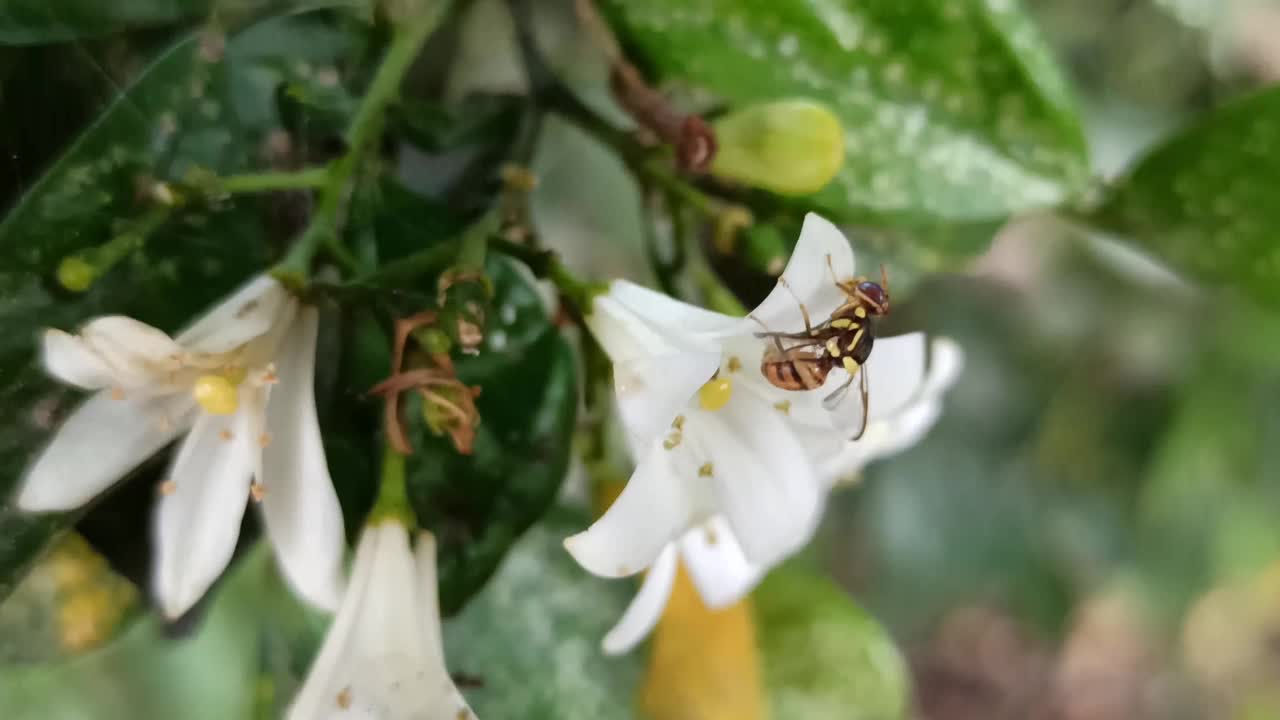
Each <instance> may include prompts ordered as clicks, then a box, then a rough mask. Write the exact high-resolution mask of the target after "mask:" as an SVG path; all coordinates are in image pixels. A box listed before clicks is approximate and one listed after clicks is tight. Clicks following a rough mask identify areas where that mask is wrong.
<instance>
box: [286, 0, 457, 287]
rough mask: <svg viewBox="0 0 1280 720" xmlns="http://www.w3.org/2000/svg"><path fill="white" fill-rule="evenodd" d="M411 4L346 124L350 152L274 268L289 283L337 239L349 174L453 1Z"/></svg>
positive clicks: (302, 278) (299, 280)
mask: <svg viewBox="0 0 1280 720" xmlns="http://www.w3.org/2000/svg"><path fill="white" fill-rule="evenodd" d="M407 4H408V3H407ZM412 4H413V5H414V7H413V9H412V11H408V12H407V13H406V15H407V17H406V18H404V19H403V21H402V22H400V23H398V24H397V25H396V26H395V28H394V30H393V31H392V36H391V44H390V46H389V47H388V48H387V54H386V55H385V56H383V58H382V64H381V65H379V66H378V71H377V73H375V74H374V76H373V81H372V82H371V83H370V84H369V90H368V92H366V93H365V96H364V98H363V99H362V100H361V101H360V106H359V107H358V108H357V109H356V115H355V117H354V118H353V119H352V120H351V125H350V127H349V128H348V129H347V133H346V138H347V152H346V154H345V155H343V156H342V157H340V158H338V159H337V160H336V161H334V162H333V164H332V165H330V166H329V168H328V172H327V174H326V177H325V182H324V186H323V187H322V188H321V189H320V197H319V199H318V201H317V202H316V210H315V213H314V214H313V215H312V218H311V224H310V225H309V226H308V227H307V229H306V230H305V231H303V233H302V236H301V237H299V238H298V240H297V242H296V243H294V246H293V249H292V250H290V251H289V254H288V255H287V256H286V257H285V259H284V260H283V261H282V262H281V263H280V265H278V266H277V267H276V270H275V275H276V276H277V277H279V278H280V279H281V280H282V281H284V282H286V283H287V284H292V285H295V286H300V285H303V284H305V283H306V281H307V280H308V279H309V277H310V269H311V259H312V257H314V256H315V253H316V250H317V249H319V248H320V247H321V246H322V245H324V246H329V247H333V246H334V245H335V244H337V243H338V236H339V234H340V233H341V230H342V223H343V214H344V212H345V210H346V204H347V200H348V198H349V196H350V194H351V188H350V184H351V179H352V177H353V176H354V175H355V173H356V169H357V168H358V167H360V164H361V161H362V160H363V159H364V156H365V154H366V153H367V152H368V151H369V150H370V149H371V148H372V147H374V146H375V145H376V144H377V140H378V138H379V137H380V135H381V133H382V125H383V120H384V118H385V116H386V112H387V108H388V107H390V106H391V104H392V102H394V101H395V100H396V96H397V93H398V92H399V89H400V83H401V82H402V81H403V80H404V75H405V73H406V72H408V70H409V66H410V65H411V64H412V63H413V59H414V58H415V57H417V56H418V51H419V50H420V49H421V47H422V44H423V43H424V42H426V39H427V37H428V36H430V35H431V32H432V31H433V30H435V28H436V26H437V25H439V24H440V21H441V19H443V18H444V16H445V13H446V11H447V10H448V9H449V6H450V5H451V1H450V0H422V2H420V3H412Z"/></svg>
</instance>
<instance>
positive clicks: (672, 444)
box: [662, 431, 681, 450]
mask: <svg viewBox="0 0 1280 720" xmlns="http://www.w3.org/2000/svg"><path fill="white" fill-rule="evenodd" d="M680 440H681V435H680V432H679V431H676V432H673V433H671V434H670V435H668V436H667V439H666V440H663V441H662V447H663V448H665V449H667V450H675V449H676V446H678V445H679V444H680Z"/></svg>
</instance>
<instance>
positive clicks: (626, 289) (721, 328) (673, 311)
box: [608, 280, 742, 336]
mask: <svg viewBox="0 0 1280 720" xmlns="http://www.w3.org/2000/svg"><path fill="white" fill-rule="evenodd" d="M608 297H611V298H613V299H614V300H616V301H617V302H618V303H619V304H621V305H622V306H623V307H625V308H626V309H627V310H629V311H631V312H633V313H635V314H636V315H638V316H639V317H640V318H641V319H643V320H644V321H645V322H647V323H649V324H650V325H652V326H653V327H654V328H657V329H670V330H672V331H677V332H680V333H683V334H685V335H692V336H696V335H713V336H718V335H722V334H724V333H726V332H728V331H731V330H734V329H736V328H738V327H739V326H740V324H741V321H742V318H735V317H730V316H728V315H722V314H720V313H718V312H712V311H710V310H706V309H703V308H700V307H698V306H697V305H691V304H689V303H687V302H681V301H679V300H676V299H675V298H672V297H669V296H667V295H665V294H663V293H660V292H656V291H654V290H650V289H648V288H646V287H642V286H640V285H636V284H635V283H633V282H629V281H627V280H614V281H613V283H611V284H610V286H609V295H608Z"/></svg>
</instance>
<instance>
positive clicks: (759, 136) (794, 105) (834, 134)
mask: <svg viewBox="0 0 1280 720" xmlns="http://www.w3.org/2000/svg"><path fill="white" fill-rule="evenodd" d="M715 134H716V139H717V141H718V143H719V152H718V153H717V154H716V157H715V159H714V160H713V161H712V163H711V173H712V174H713V175H715V176H717V177H721V178H724V179H726V180H734V181H737V182H741V183H743V184H746V185H750V186H753V187H758V188H763V189H765V190H770V191H773V192H775V193H778V194H779V195H807V194H809V193H813V192H817V191H818V190H821V189H822V188H823V187H824V186H825V185H826V184H827V183H829V182H831V179H832V178H834V177H835V175H836V173H837V172H839V171H840V168H841V166H843V165H844V130H843V128H841V127H840V120H839V119H838V118H837V117H836V116H835V114H834V113H832V112H831V110H829V109H828V108H827V106H825V105H822V104H821V103H817V102H814V101H811V100H779V101H776V102H769V103H761V104H758V105H751V106H749V107H745V108H742V109H740V110H736V111H734V112H731V113H729V114H728V115H726V116H724V117H722V118H720V119H719V120H717V121H716V122H715Z"/></svg>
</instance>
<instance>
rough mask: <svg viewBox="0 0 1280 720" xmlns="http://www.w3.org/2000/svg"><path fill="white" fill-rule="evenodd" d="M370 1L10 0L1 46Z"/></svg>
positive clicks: (1, 22)
mask: <svg viewBox="0 0 1280 720" xmlns="http://www.w3.org/2000/svg"><path fill="white" fill-rule="evenodd" d="M365 4H366V3H365V2H364V0H218V1H215V0H111V1H110V2H102V1H101V0H59V1H58V2H45V0H6V2H4V3H3V4H0V45H35V44H40V43H50V42H62V41H66V40H74V39H76V38H82V37H90V36H95V35H105V34H107V33H112V32H119V31H121V30H128V29H130V28H135V27H146V26H153V25H164V24H169V23H176V22H194V21H199V20H203V19H205V18H207V17H209V15H210V14H211V13H212V12H213V11H214V10H215V8H216V10H217V12H218V14H219V17H221V18H222V19H223V21H224V22H225V21H226V20H227V18H234V17H245V16H249V15H255V14H268V13H275V14H283V13H287V12H297V11H300V10H306V9H310V8H318V7H330V6H334V5H350V6H353V7H358V6H362V5H365Z"/></svg>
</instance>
